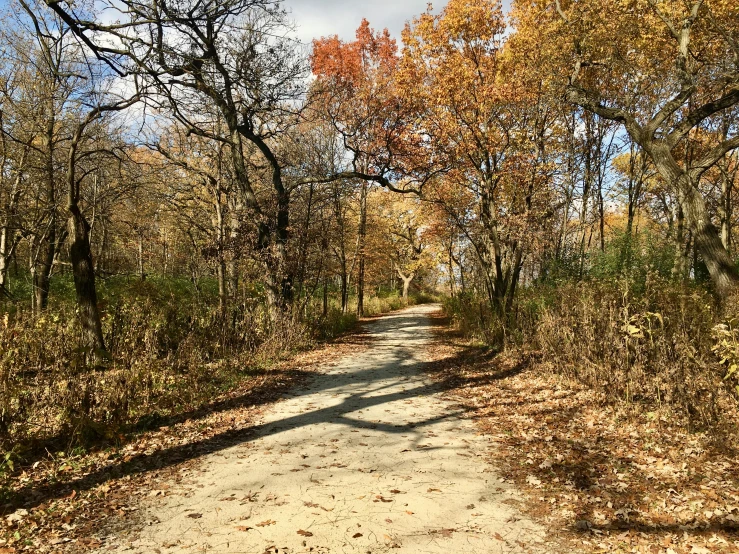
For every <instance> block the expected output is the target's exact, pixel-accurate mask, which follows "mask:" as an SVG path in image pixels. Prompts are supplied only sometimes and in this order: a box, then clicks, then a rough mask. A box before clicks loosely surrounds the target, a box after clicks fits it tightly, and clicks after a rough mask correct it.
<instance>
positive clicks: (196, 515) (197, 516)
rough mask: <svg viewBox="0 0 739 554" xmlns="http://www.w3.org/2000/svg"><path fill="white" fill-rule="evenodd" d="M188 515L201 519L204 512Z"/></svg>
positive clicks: (188, 515)
mask: <svg viewBox="0 0 739 554" xmlns="http://www.w3.org/2000/svg"><path fill="white" fill-rule="evenodd" d="M187 517H191V518H192V519H200V518H201V517H203V514H187Z"/></svg>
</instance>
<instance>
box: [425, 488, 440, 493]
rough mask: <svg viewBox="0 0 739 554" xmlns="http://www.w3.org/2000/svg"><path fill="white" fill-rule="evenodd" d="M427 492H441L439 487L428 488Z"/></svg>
mask: <svg viewBox="0 0 739 554" xmlns="http://www.w3.org/2000/svg"><path fill="white" fill-rule="evenodd" d="M427 492H441V489H429V490H428V491H427Z"/></svg>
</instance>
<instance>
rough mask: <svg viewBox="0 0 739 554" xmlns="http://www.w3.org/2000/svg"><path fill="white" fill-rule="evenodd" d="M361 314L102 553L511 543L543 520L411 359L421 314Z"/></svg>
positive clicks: (439, 548) (467, 547) (416, 355)
mask: <svg viewBox="0 0 739 554" xmlns="http://www.w3.org/2000/svg"><path fill="white" fill-rule="evenodd" d="M436 309H438V306H421V307H415V308H410V309H407V310H404V311H401V312H398V313H395V314H392V315H389V316H386V317H383V318H380V319H378V320H376V321H375V322H373V323H371V324H370V325H369V332H370V333H371V335H372V338H373V342H372V344H371V345H370V347H369V348H368V349H367V350H366V351H364V352H362V353H360V354H358V355H353V356H349V357H346V358H344V359H342V360H340V361H339V362H338V363H336V364H333V365H332V366H329V367H326V369H325V371H324V372H322V373H321V374H319V375H317V376H316V377H315V379H313V380H312V382H311V383H310V384H309V385H308V386H306V387H304V388H302V389H301V390H298V391H295V392H294V393H293V394H292V395H291V396H289V397H288V398H286V399H284V400H282V401H280V402H278V403H276V404H275V405H274V406H273V407H272V408H270V409H269V410H268V411H267V412H265V414H264V417H263V421H262V422H260V423H258V424H257V425H256V426H255V429H254V435H253V438H252V439H251V440H249V441H246V442H244V443H242V444H239V445H237V446H232V447H229V448H227V449H225V450H222V451H220V452H217V453H215V454H210V455H208V456H207V457H205V458H204V459H203V465H202V467H201V472H200V473H199V474H197V476H196V477H195V478H194V479H193V480H192V481H191V482H190V483H189V484H188V485H178V487H180V490H176V488H177V487H174V488H173V489H170V490H168V491H167V496H162V497H155V499H154V500H152V502H151V505H149V506H147V518H148V520H149V523H150V525H148V526H146V527H145V528H144V530H143V531H141V532H139V533H138V536H137V537H128V538H120V539H118V544H111V543H108V546H107V547H104V548H103V549H101V551H102V552H108V551H111V550H121V551H123V550H125V551H127V552H131V551H133V552H158V551H161V552H167V553H170V552H189V553H191V552H218V553H221V552H224V553H225V552H228V553H235V552H240V553H241V552H243V553H248V554H260V553H262V552H279V553H281V554H282V553H298V552H331V553H334V552H336V553H339V552H342V553H343V552H358V553H368V552H370V553H376V552H385V551H395V552H409V553H411V552H412V553H424V552H444V553H451V552H467V553H477V552H479V553H494V552H523V551H525V550H526V549H527V547H528V548H531V549H532V550H535V551H542V544H541V543H540V541H541V540H542V537H543V536H544V534H543V530H542V529H541V528H539V527H537V526H536V525H535V524H534V523H532V522H531V521H528V520H526V519H524V518H523V517H522V516H521V515H520V514H519V513H517V511H516V510H515V508H514V504H515V503H516V500H515V498H516V495H515V492H514V491H512V490H511V489H510V488H508V485H503V484H501V483H500V482H499V479H498V476H497V475H496V473H495V472H494V471H493V469H492V467H491V466H489V465H488V464H487V463H486V462H485V458H486V449H488V448H489V447H490V443H489V441H488V439H486V438H484V437H482V436H480V435H478V434H477V431H476V428H475V426H474V424H473V423H472V422H469V421H465V420H464V419H463V418H462V414H459V413H458V412H457V411H456V409H455V407H454V406H453V405H452V404H450V403H449V402H447V401H445V400H443V399H442V397H441V391H439V389H438V388H437V387H435V386H434V385H433V384H432V383H431V382H430V381H429V380H428V379H427V378H426V377H425V376H424V375H423V372H422V369H423V365H424V353H425V350H426V348H425V347H426V345H427V344H428V342H429V341H430V339H431V326H430V321H429V319H428V314H429V313H431V312H433V311H434V310H436Z"/></svg>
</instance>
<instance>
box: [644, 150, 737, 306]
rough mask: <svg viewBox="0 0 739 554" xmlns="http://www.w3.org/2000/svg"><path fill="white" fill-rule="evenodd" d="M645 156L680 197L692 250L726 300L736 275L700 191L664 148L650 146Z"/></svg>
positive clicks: (734, 282) (734, 288)
mask: <svg viewBox="0 0 739 554" xmlns="http://www.w3.org/2000/svg"><path fill="white" fill-rule="evenodd" d="M649 153H650V154H651V157H652V160H653V161H654V164H655V166H656V167H657V170H658V171H659V172H660V174H661V175H662V177H664V178H665V180H667V181H668V182H669V183H672V184H673V187H674V189H675V190H677V191H678V193H679V195H680V196H681V204H682V208H683V211H684V212H685V219H686V222H687V224H688V227H689V228H690V230H691V232H692V234H693V239H694V240H695V247H696V250H697V251H698V254H699V255H700V257H701V259H702V260H703V262H704V263H705V264H706V267H707V268H708V272H709V274H710V275H711V281H712V283H713V287H714V289H715V291H716V294H717V295H718V296H719V297H720V298H722V299H724V298H728V297H729V296H730V295H732V294H733V293H734V292H735V291H736V288H737V286H739V272H737V269H736V267H735V266H734V262H733V260H732V259H731V256H729V252H728V251H727V250H726V248H724V245H723V244H722V243H721V237H720V236H719V233H718V230H717V229H716V227H715V226H714V225H713V223H712V222H711V217H710V215H709V213H708V209H707V208H706V203H705V201H704V199H703V197H702V196H701V193H700V191H698V189H697V188H696V187H695V186H694V185H693V183H692V182H691V181H690V176H689V175H688V174H687V173H686V172H685V170H684V169H682V168H681V167H680V166H679V165H678V164H677V162H676V161H675V160H674V158H673V157H672V154H671V152H670V151H669V150H668V149H667V147H666V146H664V145H662V144H659V145H652V147H651V150H650V151H649Z"/></svg>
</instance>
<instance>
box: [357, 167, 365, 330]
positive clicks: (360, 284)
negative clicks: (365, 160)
mask: <svg viewBox="0 0 739 554" xmlns="http://www.w3.org/2000/svg"><path fill="white" fill-rule="evenodd" d="M366 236H367V181H362V189H361V192H360V197H359V247H358V253H357V255H358V256H359V271H358V274H357V317H362V316H363V315H364V264H365V252H364V247H365V239H366Z"/></svg>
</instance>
